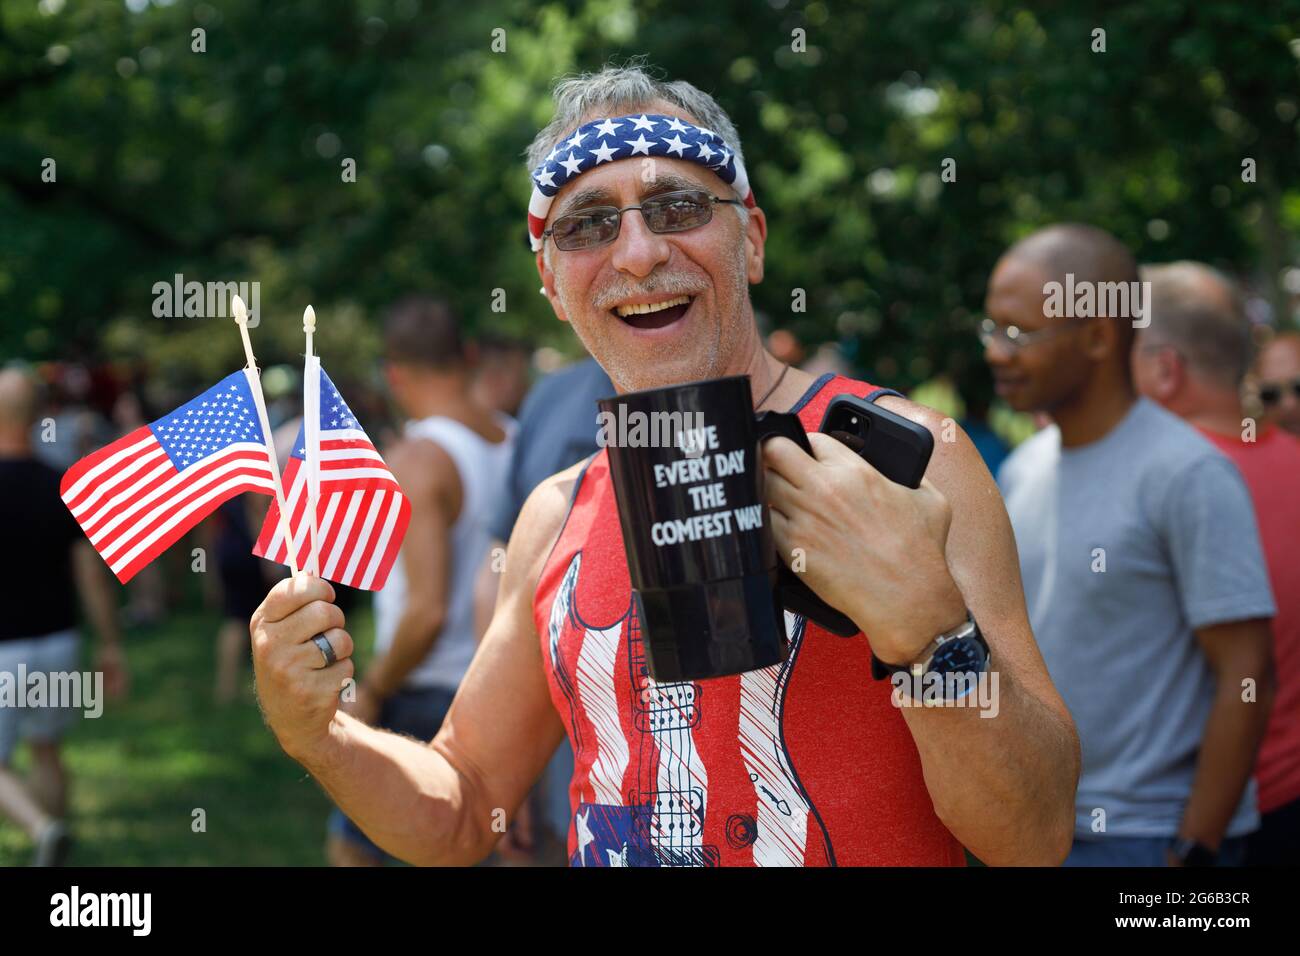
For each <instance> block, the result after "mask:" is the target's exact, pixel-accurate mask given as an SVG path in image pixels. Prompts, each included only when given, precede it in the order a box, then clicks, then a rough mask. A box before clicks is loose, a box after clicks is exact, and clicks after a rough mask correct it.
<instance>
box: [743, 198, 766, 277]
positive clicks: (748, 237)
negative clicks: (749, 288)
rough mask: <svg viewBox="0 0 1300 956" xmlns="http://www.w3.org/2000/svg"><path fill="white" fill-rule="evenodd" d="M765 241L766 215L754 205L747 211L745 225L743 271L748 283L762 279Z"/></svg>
mask: <svg viewBox="0 0 1300 956" xmlns="http://www.w3.org/2000/svg"><path fill="white" fill-rule="evenodd" d="M766 243H767V217H766V216H765V215H763V210H762V209H760V208H759V207H758V206H755V207H754V208H753V209H751V210H750V211H749V222H748V225H747V226H746V227H745V272H746V274H747V276H748V278H749V284H750V285H758V284H759V283H760V282H762V281H763V254H764V247H765V245H766Z"/></svg>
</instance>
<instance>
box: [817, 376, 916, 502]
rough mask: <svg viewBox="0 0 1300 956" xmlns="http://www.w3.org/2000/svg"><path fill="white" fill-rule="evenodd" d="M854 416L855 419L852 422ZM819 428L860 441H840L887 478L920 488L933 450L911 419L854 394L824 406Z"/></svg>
mask: <svg viewBox="0 0 1300 956" xmlns="http://www.w3.org/2000/svg"><path fill="white" fill-rule="evenodd" d="M854 419H856V421H854ZM819 430H820V431H823V432H825V433H827V434H832V433H834V432H837V431H838V432H846V433H848V435H849V436H850V437H851V438H854V439H857V441H858V442H861V443H862V444H861V447H857V444H856V442H853V441H845V439H844V438H843V437H841V436H840V435H836V437H837V438H839V439H840V441H842V442H844V444H846V445H848V446H849V447H850V448H853V450H854V451H856V452H857V453H858V454H859V455H860V456H861V457H862V458H863V459H865V460H866V462H867V463H868V464H869V465H871V466H872V467H873V468H875V469H876V471H878V472H880V473H881V474H882V475H884V476H885V477H886V478H888V479H889V480H890V481H895V482H897V483H898V484H900V485H906V486H907V487H908V488H919V487H920V486H921V479H922V478H924V477H925V469H926V468H927V467H929V464H930V455H931V454H933V453H934V436H933V435H932V434H930V429H928V428H926V427H925V426H924V425H921V424H919V423H917V422H914V421H912V420H911V419H910V418H904V417H903V416H902V415H899V414H897V413H896V412H891V411H890V410H889V409H887V408H881V407H880V406H879V405H876V404H875V403H874V402H868V401H867V400H866V399H865V398H858V397H857V396H856V395H836V396H835V397H834V398H833V399H831V403H830V404H829V405H827V406H826V413H825V414H824V415H823V416H822V424H821V428H820V429H819Z"/></svg>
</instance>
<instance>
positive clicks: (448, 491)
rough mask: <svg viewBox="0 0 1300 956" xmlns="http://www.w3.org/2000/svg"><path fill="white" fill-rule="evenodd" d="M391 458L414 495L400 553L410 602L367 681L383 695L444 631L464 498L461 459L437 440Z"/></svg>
mask: <svg viewBox="0 0 1300 956" xmlns="http://www.w3.org/2000/svg"><path fill="white" fill-rule="evenodd" d="M387 460H388V462H389V467H390V468H392V471H393V475H394V477H396V478H397V481H398V484H400V485H401V486H402V490H403V491H404V492H405V493H406V495H407V497H408V498H409V499H410V502H411V521H410V524H409V525H408V526H407V529H406V537H405V539H403V541H402V557H401V560H402V569H403V571H405V572H406V580H407V582H408V583H407V588H406V603H405V605H404V606H403V608H402V614H401V617H399V618H398V620H397V625H396V627H395V628H394V631H393V640H392V642H391V643H390V644H389V645H388V650H387V652H386V653H384V654H382V655H380V656H378V657H376V658H375V660H373V661H372V662H371V665H370V669H369V670H368V671H367V673H366V675H365V679H364V681H363V683H364V685H365V686H366V688H367V689H368V690H370V691H371V692H373V693H374V694H375V695H376V696H377V697H378V698H380V699H382V698H384V697H388V696H389V695H391V694H393V693H396V692H397V691H398V690H399V689H400V688H401V686H402V682H403V681H404V680H406V676H407V675H408V674H409V673H410V672H411V671H412V670H413V669H414V668H415V667H417V666H418V665H419V664H420V662H421V661H422V660H424V658H425V657H426V656H427V655H428V653H429V649H430V648H431V647H433V645H434V643H435V642H436V641H437V639H438V634H439V632H440V631H441V630H442V625H443V622H444V621H445V620H446V616H447V599H448V598H447V592H448V589H449V578H450V575H451V557H452V555H451V526H452V525H453V524H454V523H455V521H456V518H457V517H458V516H459V514H460V507H461V501H462V489H461V486H460V474H459V472H457V470H456V463H455V462H453V461H452V459H451V456H450V455H448V454H447V452H446V450H444V449H442V448H440V447H438V446H437V445H435V444H434V443H433V442H431V441H426V440H424V439H407V440H404V441H402V442H399V443H398V444H397V445H395V446H393V447H392V448H391V449H389V453H388V456H387Z"/></svg>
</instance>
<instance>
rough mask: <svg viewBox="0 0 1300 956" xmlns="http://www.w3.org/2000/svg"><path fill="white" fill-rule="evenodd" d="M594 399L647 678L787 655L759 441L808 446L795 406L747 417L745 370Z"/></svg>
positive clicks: (733, 667) (693, 674) (764, 662)
mask: <svg viewBox="0 0 1300 956" xmlns="http://www.w3.org/2000/svg"><path fill="white" fill-rule="evenodd" d="M597 404H598V405H599V408H600V412H601V414H600V419H599V421H600V424H601V429H600V441H601V444H603V445H605V446H606V447H607V448H608V451H609V462H610V474H611V477H612V479H613V484H614V495H615V498H616V500H617V502H618V516H619V522H620V524H621V525H622V528H623V542H624V546H625V549H626V552H627V562H628V571H629V572H630V575H631V578H632V588H633V591H634V593H635V599H636V600H637V602H638V612H639V614H640V619H641V634H642V638H643V640H644V643H645V652H646V658H647V661H648V663H649V668H650V674H651V676H652V677H653V678H654V679H655V680H656V681H659V682H669V681H684V680H699V679H703V678H709V677H722V676H724V675H727V674H738V673H742V672H744V671H750V670H755V669H757V668H761V667H767V666H769V665H771V664H778V663H780V662H782V661H784V660H785V659H786V656H787V655H788V653H789V640H788V638H787V637H786V632H785V617H784V613H783V604H782V598H781V591H780V583H779V572H780V570H781V568H782V565H781V563H780V561H779V559H778V557H777V553H776V545H775V543H774V541H773V538H772V530H771V525H770V522H769V515H768V512H767V505H766V503H765V502H764V499H763V466H762V460H761V457H760V455H759V447H760V444H761V443H762V442H763V441H764V440H765V439H767V438H771V437H773V436H775V435H782V436H784V437H786V438H789V439H791V440H793V441H795V442H797V443H798V444H799V445H800V446H801V447H802V448H803V449H804V450H805V451H806V452H809V453H810V454H811V449H810V447H809V444H808V438H807V436H806V435H805V434H804V428H803V424H802V423H801V422H800V421H799V418H798V416H797V415H794V414H790V413H784V412H763V413H761V414H759V415H757V416H755V414H754V410H753V397H752V393H751V390H750V383H749V377H748V376H747V375H739V376H733V377H730V378H719V379H711V380H708V381H702V382H689V383H687V384H684V385H674V386H670V387H668V388H660V389H652V390H648V391H643V392H632V393H629V394H626V395H619V396H616V397H614V398H606V399H602V400H600V401H599V402H598V403H597ZM808 594H811V592H808Z"/></svg>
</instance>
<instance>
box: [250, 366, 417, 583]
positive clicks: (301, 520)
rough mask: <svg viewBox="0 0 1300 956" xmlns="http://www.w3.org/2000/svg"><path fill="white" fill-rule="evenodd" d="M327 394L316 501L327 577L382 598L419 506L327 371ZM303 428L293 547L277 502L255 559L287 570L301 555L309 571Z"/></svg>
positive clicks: (294, 460)
mask: <svg viewBox="0 0 1300 956" xmlns="http://www.w3.org/2000/svg"><path fill="white" fill-rule="evenodd" d="M312 385H316V386H317V387H319V389H320V391H319V401H318V402H316V403H315V404H316V405H317V408H318V413H319V426H320V427H319V436H320V494H319V496H318V498H317V502H316V529H317V535H318V539H317V547H318V551H319V558H320V576H321V577H323V578H326V579H328V580H330V581H334V582H336V583H338V584H345V585H347V586H349V587H354V588H361V589H363V590H367V591H378V590H379V589H380V588H382V587H383V586H384V582H385V581H386V580H387V579H388V572H389V571H390V570H391V569H392V567H393V562H394V561H395V560H396V559H397V552H398V550H399V549H400V548H401V545H402V538H403V537H404V536H405V535H406V526H407V524H408V523H409V522H410V520H411V504H410V502H409V501H407V499H406V496H405V495H403V494H402V489H401V488H400V487H399V486H398V484H397V479H396V478H394V477H393V473H392V472H391V471H389V470H388V466H387V465H386V464H384V459H383V458H382V457H380V455H379V452H378V451H377V450H376V449H375V446H374V445H373V444H372V443H371V441H370V438H369V437H368V436H367V435H366V433H365V431H364V430H363V429H362V428H361V425H360V424H359V423H358V422H357V419H356V416H355V415H353V414H352V410H351V409H350V408H348V404H347V402H345V401H344V400H343V396H342V395H340V394H339V390H338V389H337V388H335V386H334V383H333V382H331V381H330V378H329V376H328V375H326V374H325V370H324V369H321V370H320V372H319V376H318V378H317V381H316V382H312V381H311V380H310V379H309V381H308V387H311V386H312ZM305 425H306V422H304V425H303V426H300V427H299V429H298V437H297V438H296V439H294V445H293V453H292V454H291V455H290V456H289V464H288V467H286V468H285V471H284V489H285V491H284V494H285V507H286V509H287V511H288V513H289V533H290V534H291V535H292V536H293V540H292V542H286V541H285V539H284V535H283V534H281V532H280V514H279V508H278V506H277V505H275V504H274V503H273V504H272V505H271V510H270V512H269V513H268V514H267V516H266V521H265V523H264V524H263V525H262V532H261V534H260V535H258V538H257V544H256V546H255V547H254V548H253V553H254V554H256V555H260V556H261V557H264V558H268V559H270V560H272V561H278V562H280V563H281V564H287V563H288V560H287V559H288V554H289V547H290V546H291V547H292V548H293V554H294V558H295V560H296V562H297V564H298V567H309V566H310V565H309V561H308V556H309V554H310V549H311V529H310V524H311V522H310V521H309V520H308V513H307V501H308V482H307V467H306V455H307V429H306V428H305Z"/></svg>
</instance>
